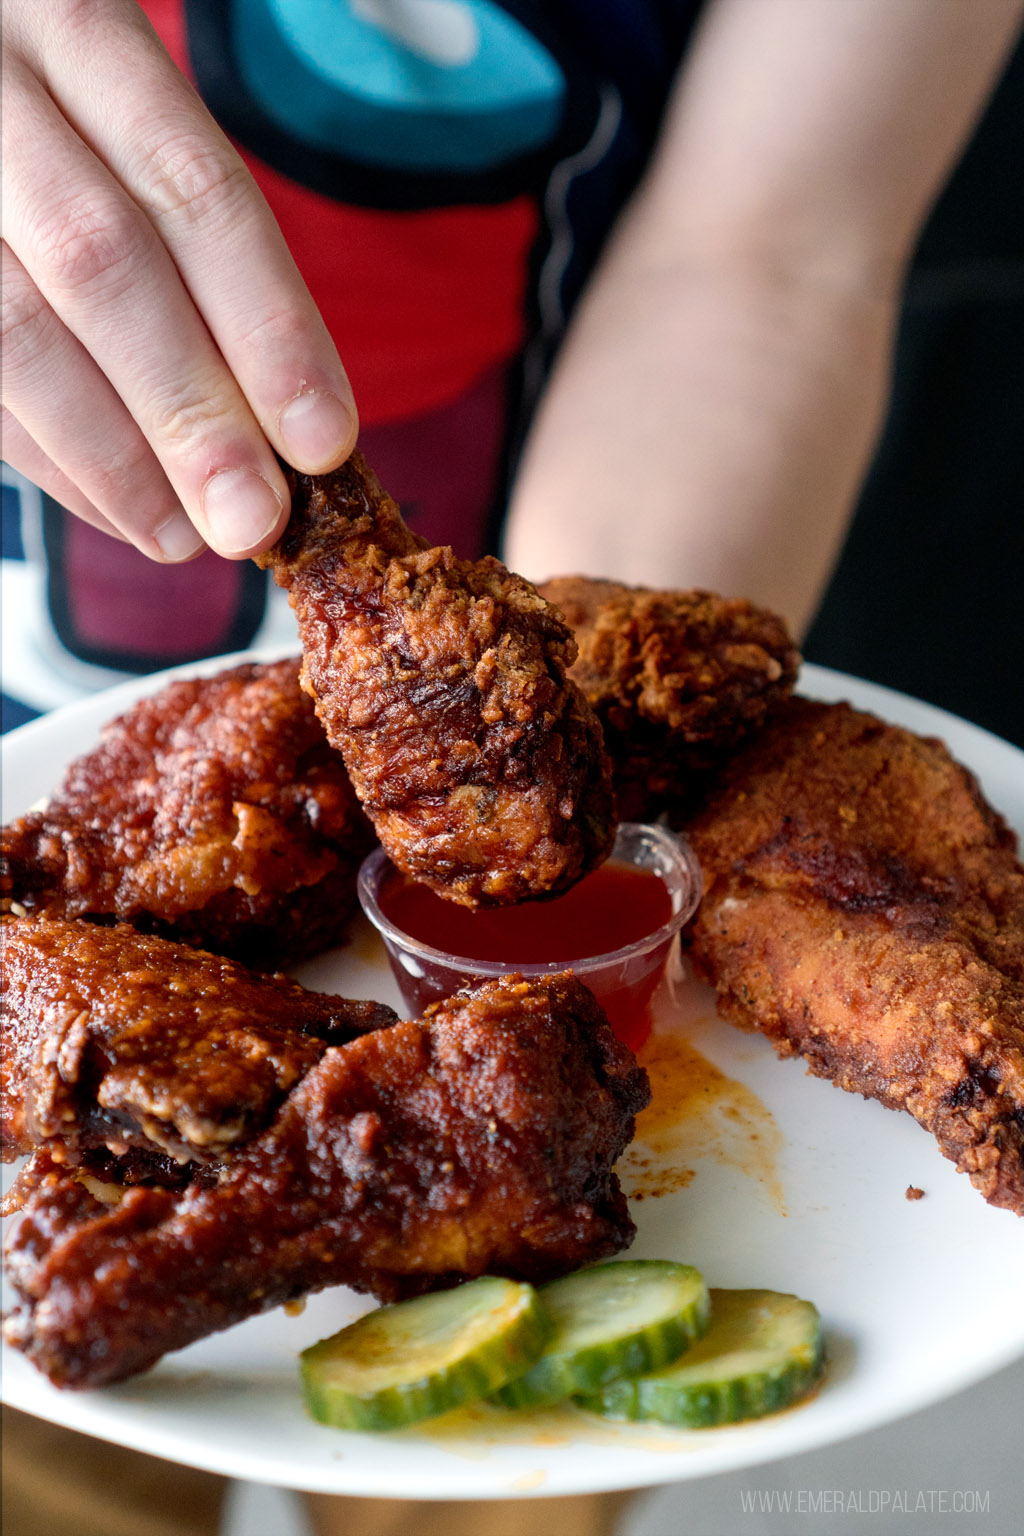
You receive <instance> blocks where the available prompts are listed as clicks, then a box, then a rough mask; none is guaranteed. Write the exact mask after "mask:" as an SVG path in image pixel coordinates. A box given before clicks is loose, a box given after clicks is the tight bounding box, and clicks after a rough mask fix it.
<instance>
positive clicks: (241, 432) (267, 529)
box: [3, 0, 357, 558]
mask: <svg viewBox="0 0 1024 1536" xmlns="http://www.w3.org/2000/svg"><path fill="white" fill-rule="evenodd" d="M8 9H9V8H8ZM14 10H15V13H16V14H15V21H16V23H17V25H16V26H15V27H14V29H13V30H14V32H15V35H16V40H17V41H18V42H19V43H20V44H21V47H22V53H23V55H24V57H23V58H18V57H15V59H14V64H13V68H11V69H9V70H8V79H7V82H6V84H7V90H6V100H5V111H4V117H3V129H4V137H5V161H6V167H7V169H6V183H7V185H6V188H5V222H6V229H5V234H6V236H7V238H8V240H9V242H10V244H11V247H12V248H13V250H14V252H15V253H16V255H17V257H18V258H19V259H20V270H21V273H22V274H23V275H24V277H25V279H26V280H27V281H29V282H30V283H31V285H32V287H33V288H34V290H35V292H36V293H37V294H38V295H39V296H40V298H41V301H42V303H41V304H40V305H39V306H38V307H37V313H36V314H35V317H34V319H33V320H32V321H31V322H28V321H25V322H23V323H22V326H21V329H22V332H23V336H24V337H25V338H28V337H29V336H30V335H31V333H32V328H33V327H34V329H35V332H36V333H37V334H42V333H43V332H46V333H48V334H49V335H50V336H51V337H52V336H54V335H56V334H57V329H56V328H58V327H60V328H62V329H63V333H64V336H63V339H62V341H61V343H60V355H61V356H62V357H63V358H64V359H65V361H66V362H67V363H68V371H67V373H66V374H65V375H64V379H63V381H62V387H61V399H62V401H63V402H64V403H67V401H68V397H69V396H70V395H71V394H73V393H77V394H78V395H79V397H80V399H81V400H83V401H87V402H88V409H85V408H84V407H83V406H82V405H80V406H79V407H78V408H76V407H75V406H73V405H71V406H70V407H69V411H68V417H67V421H66V423H62V422H60V421H59V420H55V419H54V417H55V416H56V415H57V414H58V413H57V412H55V411H54V409H53V399H54V396H53V394H52V393H51V395H50V397H49V402H50V403H49V405H48V404H47V397H46V392H45V390H44V389H43V387H42V379H41V376H40V377H36V376H34V375H33V373H32V369H31V367H30V366H29V364H28V361H27V357H28V352H29V347H28V346H27V344H26V345H25V346H24V347H20V348H19V349H18V352H19V356H20V359H21V361H20V364H19V366H18V368H16V369H15V370H14V373H13V374H12V386H11V387H12V388H13V389H14V390H15V393H16V397H17V398H16V401H15V397H14V396H11V397H8V396H7V395H6V393H5V400H7V401H8V404H9V405H10V406H11V409H12V411H13V413H14V415H15V417H16V418H17V419H18V421H19V422H20V423H21V425H22V427H23V428H24V429H25V431H26V432H28V433H29V434H30V435H31V436H32V437H33V438H34V440H35V441H36V443H37V444H38V446H39V448H40V450H41V451H42V452H44V453H45V454H46V456H47V457H48V458H49V459H50V460H51V461H52V463H53V464H54V465H56V466H57V467H58V469H59V470H60V471H62V472H63V473H65V474H66V475H67V476H68V477H69V478H70V479H71V480H73V481H74V482H75V483H76V484H77V485H78V486H79V488H80V490H81V492H82V493H83V494H84V495H85V497H86V499H87V500H88V501H89V502H90V503H91V504H92V505H94V506H95V507H97V508H98V509H99V510H100V511H101V513H102V514H103V515H105V516H106V517H107V518H108V520H109V521H111V522H113V523H114V524H115V525H116V526H118V527H119V528H121V529H122V530H123V531H124V532H126V533H127V534H128V535H129V537H131V538H132V539H133V541H134V542H136V543H138V544H139V547H140V548H144V549H145V550H146V552H147V553H150V554H152V553H154V552H155V550H154V541H155V543H156V545H157V547H159V545H160V539H159V538H158V533H159V530H160V529H161V528H164V531H165V534H167V535H170V533H171V532H173V529H171V528H165V524H166V522H167V519H168V518H172V517H173V516H174V512H173V510H172V503H174V502H177V503H180V506H181V507H182V508H184V511H185V513H187V515H188V518H189V519H190V521H191V523H192V525H193V526H194V528H195V529H196V530H198V533H199V534H201V535H202V536H203V537H204V538H205V539H206V540H207V541H208V542H209V543H210V544H211V545H212V546H213V547H214V548H215V549H218V550H219V551H220V552H221V553H222V554H226V555H231V556H235V557H241V556H245V555H249V554H253V553H256V552H258V551H260V550H261V549H263V548H266V547H267V546H268V545H269V544H270V543H271V542H272V541H273V540H274V539H275V538H276V537H277V536H278V534H279V533H280V532H281V530H282V528H283V526H284V523H285V522H286V520H287V515H288V498H287V489H286V485H285V481H284V477H283V475H282V473H281V469H280V466H279V464H278V462H277V459H276V457H275V452H274V450H276V451H277V452H278V453H280V454H281V456H282V457H283V458H285V459H286V460H288V461H289V462H291V463H293V464H295V465H296V467H298V468H300V469H304V470H307V471H308V472H315V471H317V470H323V469H326V468H329V467H331V466H332V465H334V464H336V463H339V462H341V460H342V459H343V458H344V457H345V456H346V455H347V453H348V452H349V451H350V450H351V448H352V446H353V445H354V441H355V436H356V431H357V421H356V413H355V408H354V404H353V402H352V396H351V390H350V388H349V385H348V381H347V379H346V377H345V374H344V370H343V369H342V367H341V363H340V361H339V360H338V357H337V353H336V351H335V349H334V346H333V343H332V342H331V340H330V338H329V336H328V334H327V332H326V329H325V327H324V326H323V323H322V321H321V320H320V317H319V315H318V313H317V311H316V308H315V306H314V305H313V302H312V300H311V298H310V296H309V294H308V292H307V291H306V289H305V286H304V284H303V283H302V281H301V278H300V277H299V275H298V273H297V271H296V269H295V267H294V264H293V263H292V261H291V257H290V256H289V254H288V251H287V248H286V247H285V244H284V241H283V239H282V237H281V235H280V232H279V231H278V229H277V226H276V224H275V223H274V220H273V218H272V216H271V214H270V212H269V210H268V209H267V207H266V204H265V203H264V201H263V199H262V197H261V196H260V194H259V192H258V190H257V188H256V187H255V184H254V183H253V182H252V180H251V178H250V177H249V176H248V173H247V172H246V171H245V169H244V167H243V166H242V163H241V161H240V160H239V159H238V157H237V155H236V154H235V152H234V150H233V149H232V148H231V146H230V145H229V143H228V141H227V140H226V139H225V138H224V136H223V135H222V134H221V133H220V132H219V130H218V129H217V128H216V127H215V125H214V124H213V123H212V121H211V119H210V118H209V116H208V115H207V113H206V111H205V109H204V108H203V106H202V104H201V103H200V102H199V101H198V98H197V97H196V96H195V94H194V93H193V92H192V90H191V88H190V87H189V86H188V85H187V83H186V82H185V81H184V80H183V79H182V77H181V76H180V75H179V74H178V72H177V71H176V70H175V69H174V67H173V65H172V64H171V63H170V61H169V60H168V59H167V56H166V55H165V54H164V52H163V50H162V48H161V47H160V45H159V44H158V43H157V42H156V39H155V38H154V36H153V35H152V33H151V32H150V30H149V28H148V23H146V22H145V19H144V18H143V17H142V15H141V12H140V11H139V10H138V9H137V8H136V7H135V6H134V5H131V4H127V3H126V0H96V3H93V4H92V5H82V4H78V5H72V4H71V3H70V0H53V3H52V4H50V5H48V6H47V7H39V8H36V9H32V8H31V7H29V6H28V5H27V3H22V4H21V5H20V6H19V5H18V4H17V0H14ZM26 16H30V17H31V18H32V25H31V26H30V25H28V24H27V23H26V20H25V18H26ZM6 21H7V15H6V14H5V22H6ZM43 79H45V88H44V86H43V84H42V80H43ZM84 82H88V87H87V89H86V88H85V86H84ZM17 281H19V282H20V281H21V277H20V276H19V277H18V279H17ZM44 309H48V310H49V312H50V318H47V316H46V315H45V314H44V313H43V310H44ZM52 355H55V354H51V356H52ZM49 371H50V374H51V376H52V374H53V369H52V368H51V369H50V370H49ZM104 381H106V383H105V384H104ZM52 382H53V381H52V378H51V383H52ZM5 389H6V385H5ZM83 417H90V418H91V421H90V420H83ZM140 476H141V480H138V477H140ZM161 477H162V478H161ZM135 483H139V484H141V485H143V486H144V487H145V491H146V496H145V499H143V498H142V497H138V498H136V500H135V501H134V503H133V502H132V499H131V497H130V495H129V494H128V493H127V488H128V487H130V486H131V485H132V484H135ZM180 532H181V530H180V527H179V528H178V530H177V534H175V537H173V538H168V540H167V542H169V543H170V544H171V545H173V547H174V548H175V549H176V551H177V553H176V554H175V555H173V556H171V558H183V557H184V556H183V554H182V550H183V549H184V543H183V541H182V540H181V539H180V538H178V537H177V535H178V534H180ZM163 557H164V558H167V557H168V551H167V549H166V548H165V549H164V550H163Z"/></svg>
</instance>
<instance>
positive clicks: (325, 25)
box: [232, 0, 565, 172]
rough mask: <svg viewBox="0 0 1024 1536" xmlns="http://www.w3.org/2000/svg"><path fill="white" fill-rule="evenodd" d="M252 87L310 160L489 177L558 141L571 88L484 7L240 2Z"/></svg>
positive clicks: (238, 25)
mask: <svg viewBox="0 0 1024 1536" xmlns="http://www.w3.org/2000/svg"><path fill="white" fill-rule="evenodd" d="M232 27H233V33H234V44H235V48H236V50H237V58H238V62H239V65H240V67H241V70H242V73H243V75H244V77H245V81H246V84H247V85H248V87H249V89H250V90H251V91H252V93H253V95H254V96H255V97H256V98H257V100H258V101H259V103H260V105H261V107H262V108H263V110H264V111H265V112H266V113H267V115H268V116H269V117H270V118H271V119H272V120H273V121H275V122H277V123H278V124H279V126H280V127H282V128H284V129H285V130H286V131H287V132H288V133H289V134H291V135H293V136H294V137H296V138H298V139H300V140H302V141H303V142H305V143H306V144H308V145H309V146H310V147H311V148H315V149H318V150H327V151H329V152H331V153H334V154H338V155H343V156H345V157H347V158H349V159H352V160H357V161H362V162H363V163H364V164H369V165H379V166H381V167H388V168H391V169H395V170H409V171H463V172H465V171H469V172H472V171H482V170H487V169H489V168H491V167H494V166H498V165H501V164H502V163H504V162H506V161H509V160H513V159H516V158H517V157H519V156H522V155H524V154H528V153H529V152H530V151H532V150H535V149H539V148H540V147H541V146H542V145H544V144H545V143H547V142H548V141H549V140H550V139H551V138H552V137H553V136H554V134H555V132H556V130H557V128H558V125H559V121H560V118H561V113H562V108H563V102H564V97H565V81H564V78H563V75H562V72H561V70H560V69H559V67H558V65H557V63H556V62H555V60H554V59H553V58H552V56H551V54H550V53H549V52H548V51H547V49H546V48H544V46H543V45H542V44H541V43H540V42H539V41H538V39H537V38H536V37H534V36H533V34H532V33H530V32H528V31H527V30H526V28H525V27H523V26H522V25H521V24H520V23H519V22H517V21H516V20H515V19H514V18H513V17H512V16H510V15H508V14H507V13H506V12H505V11H503V10H502V9H501V8H500V6H498V5H497V4H492V3H490V0H237V3H236V4H235V6H234V8H233V18H232Z"/></svg>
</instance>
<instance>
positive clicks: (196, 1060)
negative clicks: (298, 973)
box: [0, 917, 398, 1173]
mask: <svg viewBox="0 0 1024 1536" xmlns="http://www.w3.org/2000/svg"><path fill="white" fill-rule="evenodd" d="M2 929H3V941H4V947H3V954H4V964H3V978H2V1009H3V1045H4V1049H3V1056H2V1061H0V1151H2V1157H3V1161H4V1162H11V1161H12V1160H13V1159H14V1158H16V1157H21V1156H24V1155H25V1154H26V1153H28V1152H31V1151H32V1150H33V1149H34V1148H36V1147H39V1146H41V1145H42V1144H44V1143H54V1144H58V1145H57V1152H56V1155H58V1156H59V1157H60V1158H61V1159H63V1160H64V1161H65V1162H75V1163H77V1162H81V1161H82V1160H83V1159H86V1160H88V1154H89V1153H95V1152H103V1153H106V1154H109V1155H110V1158H113V1159H116V1158H119V1157H121V1158H123V1157H124V1156H125V1155H126V1154H127V1153H129V1152H134V1153H136V1154H137V1153H139V1152H142V1153H145V1154H154V1153H155V1154H157V1156H156V1160H155V1161H153V1159H152V1157H150V1158H149V1159H148V1161H149V1162H150V1163H152V1168H151V1171H153V1172H156V1173H159V1172H160V1171H161V1170H162V1169H164V1159H165V1157H169V1158H170V1159H173V1160H174V1161H177V1162H180V1163H185V1162H189V1161H192V1160H195V1161H198V1162H210V1161H214V1160H218V1159H220V1158H221V1157H223V1156H224V1154H225V1153H226V1152H227V1151H228V1149H229V1148H231V1147H232V1146H234V1145H236V1144H237V1143H240V1142H244V1141H246V1140H248V1139H250V1138H251V1137H252V1136H253V1134H254V1133H255V1132H256V1131H259V1130H262V1128H263V1127H264V1126H265V1125H267V1124H268V1123H269V1122H270V1120H271V1119H272V1118H273V1115H274V1114H275V1112H276V1111H277V1109H278V1107H279V1106H280V1104H281V1103H282V1101H283V1100H284V1098H285V1095H286V1094H287V1093H288V1092H289V1091H290V1089H291V1088H293V1087H294V1086H295V1084H296V1083H297V1082H298V1081H299V1080H300V1078H301V1077H302V1076H303V1075H304V1074H305V1073H306V1072H307V1071H309V1069H310V1068H311V1067H312V1066H314V1065H315V1063H316V1062H317V1061H319V1060H320V1057H321V1056H322V1055H323V1053H324V1051H325V1050H326V1049H327V1047H328V1046H329V1045H337V1044H340V1043H342V1042H344V1041H347V1040H352V1039H355V1038H356V1037H357V1036H358V1035H360V1034H363V1033H365V1032H366V1031H368V1030H372V1029H380V1028H382V1027H384V1026H385V1025H387V1024H393V1023H394V1022H395V1021H396V1019H397V1017H398V1016H397V1014H396V1013H395V1012H394V1011H393V1009H391V1008H388V1007H386V1006H385V1005H384V1004H383V1003H372V1002H353V1001H350V1000H348V999H346V998H343V997H331V996H327V995H322V994H320V993H317V992H307V991H306V990H305V989H304V988H303V987H301V986H299V984H298V983H297V982H294V981H290V980H289V979H288V978H287V977H285V976H267V975H261V974H260V973H258V972H255V971H249V970H247V969H246V968H245V967H244V966H242V965H239V964H237V962H235V961H232V960H227V959H224V958H223V957H221V956H218V955H211V954H206V953H204V952H203V951H201V950H194V949H190V948H189V947H188V946H186V945H184V944H175V943H172V942H170V941H169V940H167V939H160V938H155V937H153V936H151V935H145V934H140V933H137V932H136V931H135V930H134V929H133V928H130V927H127V926H126V925H124V924H118V925H117V926H115V927H112V928H108V927H100V926H98V925H97V924H94V923H85V922H79V921H74V920H70V921H69V920H63V921H62V920H59V919H58V920H48V919H46V918H31V917H26V918H5V919H4V920H3V924H2ZM108 1162H109V1159H108V1158H106V1157H104V1158H102V1159H100V1164H101V1165H102V1166H103V1167H104V1168H106V1167H107V1165H108ZM146 1162H147V1160H146V1159H140V1158H138V1157H135V1158H134V1159H133V1167H135V1168H136V1170H138V1169H140V1168H141V1167H145V1166H146ZM90 1166H92V1167H94V1168H95V1167H97V1166H98V1164H97V1162H96V1160H95V1159H93V1160H92V1162H91V1163H90Z"/></svg>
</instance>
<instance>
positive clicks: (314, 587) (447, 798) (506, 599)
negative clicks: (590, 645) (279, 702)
mask: <svg viewBox="0 0 1024 1536" xmlns="http://www.w3.org/2000/svg"><path fill="white" fill-rule="evenodd" d="M291 482H292V487H293V502H292V517H291V522H290V523H289V525H288V527H287V529H286V530H285V533H284V535H283V537H282V539H281V540H280V542H279V543H278V544H277V545H276V546H275V547H274V548H273V549H272V550H270V551H268V552H267V554H265V555H263V556H261V558H260V563H261V564H263V565H266V566H269V568H270V569H271V571H272V572H273V574H274V578H275V580H276V581H277V582H278V583H279V585H280V586H282V587H286V588H287V589H288V591H289V596H290V601H291V604H292V607H293V608H294V609H295V612H296V614H297V616H298V621H299V632H300V635H301V638H302V646H303V653H304V662H303V674H302V676H303V685H304V686H305V687H306V688H307V689H308V690H309V692H310V693H311V694H312V695H313V697H314V698H315V700H316V706H317V712H318V713H319V715H320V718H321V720H322V721H323V723H324V727H325V729H326V731H327V735H328V737H329V739H330V741H331V743H332V744H333V745H334V746H335V747H337V748H338V750H339V751H340V752H341V753H342V755H343V757H344V759H345V763H346V765H347V767H348V770H349V773H350V774H351V776H352V781H353V783H354V785H355V787H356V792H357V793H358V795H359V798H360V800H361V801H362V803H363V806H364V808H365V809H366V811H367V813H368V814H369V816H370V819H371V820H372V822H373V824H374V826H375V828H376V831H377V835H378V837H379V838H380V841H381V842H382V843H383V844H384V846H385V848H386V849H387V850H388V853H389V854H390V855H391V858H392V859H393V860H394V862H395V863H396V864H397V865H398V866H399V867H400V868H401V869H403V870H405V872H406V873H407V874H409V875H411V876H412V877H413V878H414V879H416V880H420V881H422V882H424V883H425V884H427V885H430V886H431V887H432V888H433V889H434V890H435V891H436V892H437V893H438V894H439V895H441V896H444V897H447V898H449V899H450V900H453V901H457V902H460V903H462V904H463V905H465V906H500V905H505V904H509V903H512V902H517V901H522V900H525V899H527V898H529V897H536V896H545V895H555V894H557V893H558V892H560V891H563V890H566V889H568V887H569V886H571V885H572V884H574V882H575V881H577V880H578V879H580V877H581V876H582V875H584V874H586V873H587V871H588V870H589V869H591V868H592V867H594V866H595V865H596V864H598V863H600V861H601V860H602V859H603V858H604V857H605V856H606V855H607V853H608V852H609V850H610V847H611V843H612V840H613V836H614V812H613V804H612V793H611V782H610V767H609V764H608V761H607V758H606V756H605V753H604V751H603V749H602V744H601V731H600V727H599V726H598V723H597V721H596V719H595V718H594V714H593V712H592V710H591V709H590V708H589V706H588V705H587V703H586V701H585V699H584V698H583V696H582V694H581V693H580V692H579V690H578V689H577V688H576V687H575V685H573V684H572V683H570V682H569V681H568V680H567V678H566V669H567V668H568V667H569V665H570V664H571V663H572V661H573V658H574V656H575V643H574V641H573V639H572V636H571V634H570V633H569V630H568V629H567V628H566V626H565V624H564V623H563V621H562V620H561V618H560V617H559V616H558V614H556V613H555V611H554V610H553V609H552V608H551V607H550V606H549V605H548V604H547V603H545V602H544V600H543V599H542V598H541V597H539V596H538V595H537V592H536V591H535V590H534V588H533V587H531V586H530V585H529V584H528V583H527V582H525V581H524V580H523V579H522V578H521V577H519V576H514V575H512V574H511V573H510V572H509V571H507V570H506V569H505V567H504V566H503V565H502V564H501V563H500V562H499V561H497V560H494V559H491V558H486V559H483V560H478V561H476V562H472V563H471V562H468V561H465V560H459V559H457V558H456V557H455V556H454V555H453V554H452V551H451V550H450V549H436V548H429V547H428V546H427V545H426V544H425V543H424V541H423V540H422V539H421V538H419V537H417V536H416V535H415V534H413V533H411V532H410V530H409V529H408V528H407V527H406V526H405V524H404V523H403V521H402V519H401V515H400V513H399V510H398V508H397V506H396V505H395V503H394V502H393V501H392V500H391V499H390V498H389V497H388V496H387V495H386V494H385V492H384V491H383V490H382V489H381V486H380V484H379V483H378V481H377V479H376V477H375V476H374V475H373V473H372V471H371V470H370V469H369V468H368V467H367V465H366V462H365V460H364V459H363V458H362V456H361V455H360V454H359V453H355V454H353V455H352V457H351V458H350V459H349V460H348V462H347V463H346V464H345V465H343V466H342V468H341V469H339V470H337V471H335V472H334V473H333V474H330V475H324V476H321V477H309V476H305V475H295V474H292V475H291Z"/></svg>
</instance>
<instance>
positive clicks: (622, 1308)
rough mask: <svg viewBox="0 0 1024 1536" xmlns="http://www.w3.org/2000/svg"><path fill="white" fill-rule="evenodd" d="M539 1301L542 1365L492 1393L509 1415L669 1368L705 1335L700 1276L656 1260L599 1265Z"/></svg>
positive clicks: (545, 1289) (548, 1289)
mask: <svg viewBox="0 0 1024 1536" xmlns="http://www.w3.org/2000/svg"><path fill="white" fill-rule="evenodd" d="M539 1294H540V1300H541V1303H542V1304H543V1306H544V1309H545V1311H546V1312H547V1313H548V1316H549V1318H550V1319H551V1323H552V1329H551V1334H550V1336H549V1338H548V1341H547V1344H546V1345H545V1348H544V1352H543V1354H542V1355H541V1356H540V1358H539V1360H537V1361H536V1363H535V1364H534V1365H531V1366H530V1368H529V1370H527V1371H525V1372H524V1373H523V1375H521V1376H517V1377H516V1379H515V1380H514V1381H510V1382H509V1383H508V1385H507V1386H505V1387H502V1388H501V1389H500V1391H498V1392H495V1393H494V1395H493V1401H494V1402H496V1403H501V1404H503V1405H504V1406H505V1407H507V1408H535V1407H539V1406H541V1405H543V1404H545V1403H556V1402H561V1401H562V1400H563V1399H564V1398H567V1397H573V1396H575V1395H576V1394H578V1393H591V1392H597V1391H599V1390H600V1389H601V1388H602V1387H604V1386H605V1385H606V1384H607V1383H609V1382H612V1381H616V1380H617V1379H618V1378H619V1377H620V1376H625V1375H636V1374H637V1373H638V1372H639V1371H650V1370H653V1369H655V1368H656V1367H657V1366H661V1365H667V1364H668V1363H669V1362H670V1361H672V1360H676V1359H678V1357H679V1356H680V1355H681V1354H682V1353H683V1351H684V1350H685V1349H686V1348H687V1346H688V1345H689V1344H690V1342H691V1340H693V1339H694V1338H696V1337H697V1336H698V1335H699V1334H700V1333H701V1332H702V1331H703V1328H704V1325H705V1322H706V1319H707V1314H708V1292H707V1287H706V1286H705V1284H704V1281H703V1278H702V1277H701V1275H700V1274H698V1272H697V1270H695V1269H692V1268H691V1267H690V1266H689V1265H687V1264H673V1263H671V1262H670V1261H668V1260H661V1259H626V1260H622V1261H619V1262H618V1263H610V1264H596V1265H595V1266H594V1267H593V1268H592V1269H583V1270H579V1271H578V1272H577V1273H576V1274H573V1275H566V1276H565V1278H564V1279H561V1280H552V1281H550V1282H549V1284H547V1285H545V1286H542V1287H541V1290H540V1293H539Z"/></svg>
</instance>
